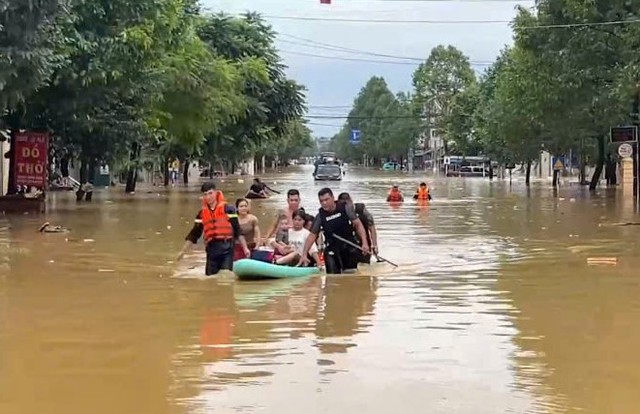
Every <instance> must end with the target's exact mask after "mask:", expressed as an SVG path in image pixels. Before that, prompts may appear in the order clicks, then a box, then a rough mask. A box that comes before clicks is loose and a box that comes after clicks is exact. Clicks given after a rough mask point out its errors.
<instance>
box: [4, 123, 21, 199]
mask: <svg viewBox="0 0 640 414" xmlns="http://www.w3.org/2000/svg"><path fill="white" fill-rule="evenodd" d="M15 133H16V131H15V130H14V129H13V128H11V135H10V139H11V148H10V149H9V152H7V153H6V154H5V157H7V158H9V184H8V186H7V195H12V194H16V193H17V192H18V187H17V186H16V157H15V153H16V151H15V146H14V144H13V143H14V142H15V139H14V136H15ZM3 178H4V177H3Z"/></svg>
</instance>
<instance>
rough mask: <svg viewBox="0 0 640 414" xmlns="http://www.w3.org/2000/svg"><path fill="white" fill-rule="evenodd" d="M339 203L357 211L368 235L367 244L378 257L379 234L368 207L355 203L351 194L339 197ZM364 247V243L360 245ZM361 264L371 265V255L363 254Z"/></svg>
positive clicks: (343, 194)
mask: <svg viewBox="0 0 640 414" xmlns="http://www.w3.org/2000/svg"><path fill="white" fill-rule="evenodd" d="M338 202H342V203H345V204H347V205H348V206H353V209H354V210H355V211H356V214H357V215H358V218H359V219H360V222H362V226H363V227H364V232H365V233H366V235H367V244H368V245H369V247H370V248H371V252H372V253H373V254H374V255H376V256H377V255H378V232H377V231H376V223H375V221H374V220H373V216H372V215H371V213H369V210H367V207H366V206H365V205H364V203H354V202H353V200H352V199H351V195H349V193H341V194H340V195H339V196H338ZM360 245H362V243H360ZM360 256H361V257H360V263H367V264H369V263H371V255H370V254H364V253H363V254H361V255H360Z"/></svg>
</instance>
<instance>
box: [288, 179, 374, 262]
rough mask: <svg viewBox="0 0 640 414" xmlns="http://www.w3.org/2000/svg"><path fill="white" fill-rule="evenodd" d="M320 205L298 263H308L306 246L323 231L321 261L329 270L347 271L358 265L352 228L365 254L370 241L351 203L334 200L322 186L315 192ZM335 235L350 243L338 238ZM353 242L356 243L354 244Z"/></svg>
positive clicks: (368, 251)
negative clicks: (322, 259) (322, 254)
mask: <svg viewBox="0 0 640 414" xmlns="http://www.w3.org/2000/svg"><path fill="white" fill-rule="evenodd" d="M318 199H319V200H320V205H321V208H320V209H319V210H318V214H317V215H316V218H315V220H314V221H313V225H312V226H311V234H310V235H309V236H308V237H307V240H306V242H305V244H304V249H303V251H302V254H301V255H300V256H301V257H300V261H299V262H298V265H307V264H308V263H309V250H310V249H311V246H313V243H315V241H316V239H317V237H318V234H319V233H320V231H322V232H324V237H325V250H324V262H325V268H326V271H327V273H328V274H339V273H350V271H351V272H352V271H355V270H357V268H358V258H359V257H360V254H359V253H358V249H357V248H356V247H357V245H358V239H357V238H356V235H355V234H354V233H353V229H354V228H355V230H356V233H357V235H358V238H359V239H360V240H362V244H361V245H360V248H361V249H362V252H363V253H364V254H370V250H369V242H368V241H367V240H368V239H367V235H366V234H365V231H364V226H363V225H362V221H360V219H359V218H358V215H357V214H356V212H355V210H354V209H353V205H351V206H350V205H347V204H345V203H336V200H335V198H334V195H333V191H331V189H330V188H323V189H322V190H320V191H319V192H318ZM335 236H338V237H340V238H342V239H344V240H346V241H347V242H349V243H350V244H352V245H349V244H347V243H345V242H343V241H341V240H339V239H338V238H337V237H335ZM353 245H355V246H353Z"/></svg>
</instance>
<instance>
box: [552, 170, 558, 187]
mask: <svg viewBox="0 0 640 414" xmlns="http://www.w3.org/2000/svg"><path fill="white" fill-rule="evenodd" d="M559 175H560V170H553V181H552V183H551V185H552V186H553V188H557V187H558V176H559Z"/></svg>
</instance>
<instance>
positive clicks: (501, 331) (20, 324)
mask: <svg viewBox="0 0 640 414" xmlns="http://www.w3.org/2000/svg"><path fill="white" fill-rule="evenodd" d="M310 173H311V170H310V167H296V168H295V169H291V170H289V171H288V172H286V173H283V174H279V175H273V176H269V177H267V179H268V181H269V183H273V182H274V181H275V182H276V183H275V184H273V187H275V188H277V189H280V190H282V191H283V192H284V191H285V190H287V189H288V188H292V187H293V188H299V189H300V190H301V192H302V199H303V205H304V206H305V207H306V208H307V209H316V208H317V206H318V205H317V199H316V193H317V190H318V189H319V188H320V187H321V186H322V185H321V184H317V183H314V182H313V181H312V179H311V175H310ZM420 178H421V177H420V176H418V175H416V176H413V177H408V176H405V175H401V174H397V173H382V172H366V171H359V170H348V172H347V175H346V177H345V180H344V181H342V182H341V183H334V184H332V187H333V188H334V190H335V191H336V193H337V192H340V191H349V192H351V194H352V196H353V197H354V199H356V200H357V201H362V202H365V203H366V204H367V206H368V207H369V209H370V210H371V212H372V213H373V214H374V216H375V219H376V223H377V226H378V229H379V233H380V239H381V242H380V246H381V253H382V254H383V255H384V256H385V257H388V258H389V259H391V260H393V261H395V262H397V263H399V264H400V267H398V268H397V269H395V270H394V269H392V268H391V267H390V266H388V265H385V264H375V265H372V266H368V267H367V266H365V267H361V268H360V272H359V274H357V275H351V276H318V277H313V278H309V279H304V280H281V281H267V282H239V281H236V280H235V279H234V277H233V275H231V274H224V275H220V276H218V277H214V278H209V279H207V278H204V277H201V274H202V272H203V271H202V268H201V265H202V262H203V254H202V252H201V251H197V252H196V253H194V254H193V255H191V256H188V257H187V258H186V259H185V261H184V262H182V263H180V264H179V265H176V264H173V263H170V261H171V260H172V259H173V258H174V257H175V255H176V253H177V252H178V250H179V249H180V247H181V245H182V243H183V239H184V236H185V234H186V232H187V231H188V229H189V227H190V225H191V222H192V219H193V217H194V215H195V214H196V212H197V209H198V207H199V200H198V196H199V195H198V189H197V187H196V186H193V187H191V188H189V189H186V190H185V189H179V188H175V189H172V190H171V191H168V192H161V193H157V192H156V191H152V192H146V191H140V192H139V193H138V194H136V195H135V196H125V195H123V194H121V193H120V191H119V190H118V191H111V192H110V191H108V190H104V191H102V192H99V193H97V194H96V195H95V196H94V202H93V203H91V204H80V205H76V203H75V200H74V199H73V195H72V194H61V193H58V194H52V195H51V197H52V200H51V203H50V211H49V213H47V216H46V219H47V220H48V221H50V222H51V223H52V224H62V225H65V226H67V227H69V228H70V229H71V232H70V233H68V234H39V233H38V232H37V229H38V227H39V225H40V223H41V222H42V221H43V218H42V217H38V218H36V217H30V216H20V217H5V218H3V219H2V220H1V221H0V412H1V413H3V414H5V413H6V414H13V413H16V414H30V413H38V414H40V413H47V414H58V413H60V414H75V413H78V414H87V413H92V414H97V413H105V414H107V413H108V414H112V413H153V414H160V413H278V414H297V413H299V412H305V413H332V414H333V413H348V414H351V413H374V414H378V413H379V414H387V413H391V412H403V413H420V414H422V413H469V414H478V413H492V414H493V413H564V412H568V413H572V412H584V413H616V414H622V413H638V412H640V398H639V397H638V390H640V353H639V352H638V349H639V348H640V330H638V323H639V322H640V282H639V281H640V271H639V269H640V256H639V255H638V252H639V247H640V226H611V225H610V224H612V223H616V222H628V221H640V218H639V217H638V216H636V215H635V214H634V213H633V206H632V205H629V204H628V203H625V202H623V200H622V199H620V197H619V195H618V196H616V195H615V194H614V193H607V191H605V190H600V192H599V193H598V194H596V195H594V196H590V195H589V194H588V193H587V192H583V190H582V189H579V188H576V187H564V188H561V189H560V190H559V191H558V192H557V193H556V194H554V192H553V191H552V190H551V189H549V188H548V187H547V185H546V184H544V185H542V184H534V186H533V188H532V189H531V190H530V191H528V192H527V191H526V190H525V188H524V187H523V186H522V185H521V184H520V183H514V184H513V186H512V187H510V186H509V184H508V183H506V182H494V183H489V182H488V181H485V180H483V179H466V180H464V179H438V180H430V183H431V185H432V186H433V187H434V190H433V193H434V197H435V200H434V201H433V202H432V203H430V204H429V205H428V206H417V205H416V204H415V203H414V202H412V201H409V202H406V203H404V205H402V206H389V205H388V204H387V203H385V202H383V198H384V195H385V192H386V190H387V188H388V187H389V186H390V184H391V183H394V182H397V183H399V184H400V185H401V188H402V189H403V190H404V191H405V193H411V192H412V190H413V188H414V186H415V184H417V183H418V182H419V181H420ZM236 181H237V179H229V180H227V181H226V182H225V183H221V184H220V185H221V186H222V189H223V190H224V191H225V193H226V195H227V198H228V199H235V197H236V196H237V195H238V194H240V193H241V192H242V191H241V190H242V189H244V188H246V187H247V186H248V183H244V184H238V183H237V182H236ZM336 195H337V194H336ZM283 204H284V194H283V195H280V196H277V197H274V198H273V199H270V200H266V201H254V203H253V210H254V212H255V213H256V214H257V215H258V217H259V218H260V219H261V220H262V228H263V229H266V226H267V225H268V219H267V217H269V218H270V217H271V216H270V212H271V211H272V209H273V208H274V207H276V206H280V205H283ZM593 257H613V258H617V263H616V264H615V265H612V264H595V265H593V264H591V265H590V264H588V259H589V258H593ZM194 266H196V267H194Z"/></svg>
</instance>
